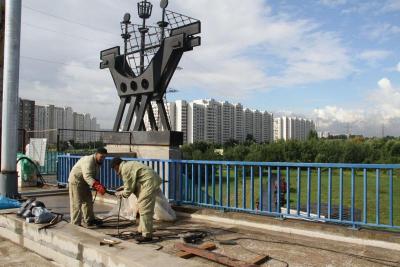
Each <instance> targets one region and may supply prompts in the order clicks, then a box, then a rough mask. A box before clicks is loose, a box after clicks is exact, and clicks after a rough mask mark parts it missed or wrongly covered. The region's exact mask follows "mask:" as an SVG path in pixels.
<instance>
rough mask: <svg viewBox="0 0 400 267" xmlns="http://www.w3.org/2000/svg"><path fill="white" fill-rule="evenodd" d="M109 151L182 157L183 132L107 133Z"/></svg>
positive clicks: (123, 153)
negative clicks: (180, 147)
mask: <svg viewBox="0 0 400 267" xmlns="http://www.w3.org/2000/svg"><path fill="white" fill-rule="evenodd" d="M103 141H104V143H105V144H106V148H107V150H108V153H110V154H111V155H116V154H118V155H121V156H125V157H128V156H129V155H131V156H133V157H137V158H143V159H181V152H180V150H179V146H180V145H182V144H183V133H182V132H174V131H160V132H156V131H154V132H150V131H149V132H145V131H140V132H132V133H130V135H127V134H126V133H119V132H115V133H106V134H104V136H103Z"/></svg>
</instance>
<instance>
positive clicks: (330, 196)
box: [328, 168, 332, 219]
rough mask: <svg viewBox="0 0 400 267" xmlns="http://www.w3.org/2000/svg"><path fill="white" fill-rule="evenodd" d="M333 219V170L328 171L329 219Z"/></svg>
mask: <svg viewBox="0 0 400 267" xmlns="http://www.w3.org/2000/svg"><path fill="white" fill-rule="evenodd" d="M331 217H332V168H329V169H328V219H331Z"/></svg>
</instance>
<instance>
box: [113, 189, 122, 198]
mask: <svg viewBox="0 0 400 267" xmlns="http://www.w3.org/2000/svg"><path fill="white" fill-rule="evenodd" d="M115 196H116V197H117V198H122V197H123V196H124V191H122V190H121V191H117V192H115Z"/></svg>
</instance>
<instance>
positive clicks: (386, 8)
mask: <svg viewBox="0 0 400 267" xmlns="http://www.w3.org/2000/svg"><path fill="white" fill-rule="evenodd" d="M381 11H382V12H383V13H389V12H398V11H400V0H388V1H387V2H386V3H385V4H384V5H383V7H382V9H381Z"/></svg>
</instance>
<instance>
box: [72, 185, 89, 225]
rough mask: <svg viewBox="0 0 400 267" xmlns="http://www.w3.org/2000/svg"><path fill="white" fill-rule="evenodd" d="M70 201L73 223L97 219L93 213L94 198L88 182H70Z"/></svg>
mask: <svg viewBox="0 0 400 267" xmlns="http://www.w3.org/2000/svg"><path fill="white" fill-rule="evenodd" d="M69 203H70V211H71V223H72V224H75V225H81V221H82V219H83V222H84V223H85V224H88V223H89V222H90V221H93V220H94V219H95V217H94V213H93V200H92V192H91V191H90V187H89V185H88V184H86V183H79V184H75V183H70V184H69Z"/></svg>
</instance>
